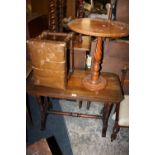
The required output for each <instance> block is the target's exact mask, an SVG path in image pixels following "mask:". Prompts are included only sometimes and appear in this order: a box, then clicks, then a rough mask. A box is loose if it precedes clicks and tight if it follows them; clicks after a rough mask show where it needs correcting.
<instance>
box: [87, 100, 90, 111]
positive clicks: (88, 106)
mask: <svg viewBox="0 0 155 155" xmlns="http://www.w3.org/2000/svg"><path fill="white" fill-rule="evenodd" d="M90 104H91V102H90V101H87V110H89V108H90Z"/></svg>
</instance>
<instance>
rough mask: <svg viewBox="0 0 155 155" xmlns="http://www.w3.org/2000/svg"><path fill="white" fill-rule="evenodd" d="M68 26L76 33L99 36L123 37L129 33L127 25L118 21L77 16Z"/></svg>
mask: <svg viewBox="0 0 155 155" xmlns="http://www.w3.org/2000/svg"><path fill="white" fill-rule="evenodd" d="M68 27H69V28H70V29H71V30H73V31H75V32H78V33H82V34H85V35H90V36H100V37H114V38H116V37H124V36H127V35H128V34H129V28H128V25H127V24H125V23H122V22H118V21H109V20H103V19H91V18H79V19H75V20H72V21H71V22H70V23H69V24H68Z"/></svg>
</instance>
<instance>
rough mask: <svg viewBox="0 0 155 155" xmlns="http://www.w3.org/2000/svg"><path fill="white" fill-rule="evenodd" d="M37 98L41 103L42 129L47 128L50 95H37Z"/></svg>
mask: <svg viewBox="0 0 155 155" xmlns="http://www.w3.org/2000/svg"><path fill="white" fill-rule="evenodd" d="M36 99H37V102H38V104H39V107H40V112H41V130H45V126H46V118H47V110H48V107H49V101H48V97H42V96H37V97H36Z"/></svg>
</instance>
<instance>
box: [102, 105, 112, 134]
mask: <svg viewBox="0 0 155 155" xmlns="http://www.w3.org/2000/svg"><path fill="white" fill-rule="evenodd" d="M112 106H113V104H112V103H105V104H104V107H103V119H102V121H103V129H102V137H106V132H107V128H108V119H109V116H110V112H111V109H112Z"/></svg>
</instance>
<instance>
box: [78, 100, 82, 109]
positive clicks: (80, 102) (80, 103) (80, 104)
mask: <svg viewBox="0 0 155 155" xmlns="http://www.w3.org/2000/svg"><path fill="white" fill-rule="evenodd" d="M81 107H82V101H79V109H81Z"/></svg>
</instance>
